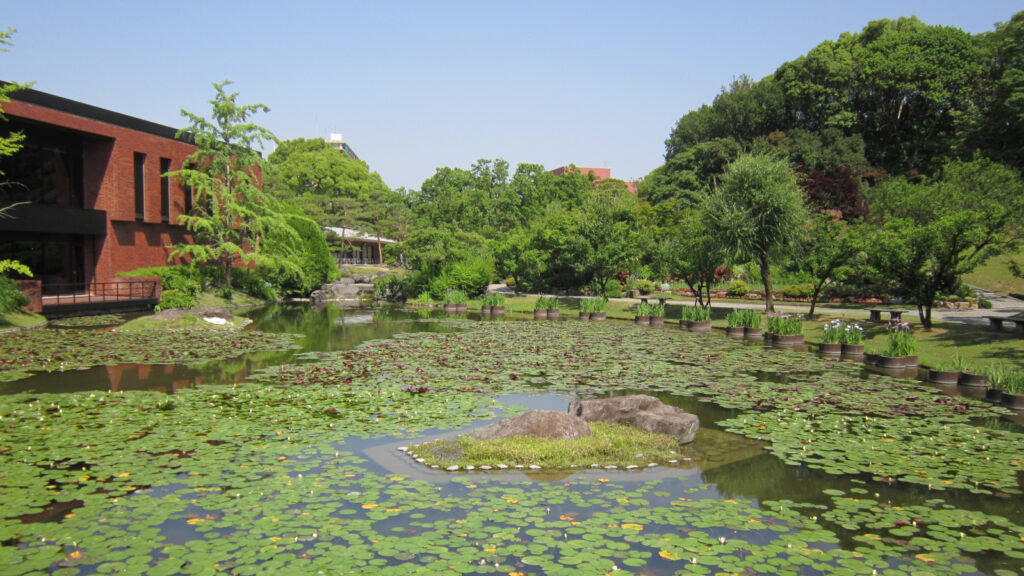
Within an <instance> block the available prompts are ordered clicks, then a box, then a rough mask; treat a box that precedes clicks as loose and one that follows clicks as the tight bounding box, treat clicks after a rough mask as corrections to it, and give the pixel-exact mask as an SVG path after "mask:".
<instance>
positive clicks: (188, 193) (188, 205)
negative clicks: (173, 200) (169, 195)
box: [185, 186, 194, 214]
mask: <svg viewBox="0 0 1024 576" xmlns="http://www.w3.org/2000/svg"><path fill="white" fill-rule="evenodd" d="M193 195H194V192H193V190H192V187H191V186H185V214H191V213H192V198H193Z"/></svg>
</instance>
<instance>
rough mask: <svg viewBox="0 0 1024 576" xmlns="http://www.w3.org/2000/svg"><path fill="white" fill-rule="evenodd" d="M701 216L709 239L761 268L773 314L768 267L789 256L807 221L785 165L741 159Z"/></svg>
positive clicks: (761, 156) (748, 157)
mask: <svg viewBox="0 0 1024 576" xmlns="http://www.w3.org/2000/svg"><path fill="white" fill-rule="evenodd" d="M705 216H706V217H707V218H708V219H709V229H710V231H711V234H712V236H714V237H716V238H718V240H719V241H720V242H721V243H722V244H724V245H725V246H726V247H728V249H730V250H732V252H733V253H734V255H735V256H737V257H738V258H740V259H741V260H753V261H755V262H757V264H758V265H759V266H760V267H761V279H762V281H763V282H764V292H765V308H766V309H767V310H769V311H772V310H774V300H773V295H772V280H771V271H770V268H769V262H771V261H777V260H784V259H787V258H788V257H789V256H790V255H791V254H792V253H793V250H794V248H795V246H796V242H797V240H798V239H799V237H800V234H801V233H802V231H803V228H804V224H805V222H806V220H807V211H806V209H805V208H804V204H803V195H802V194H801V192H800V188H799V187H798V186H797V182H796V176H795V175H794V174H793V171H792V170H791V169H790V168H789V165H788V164H787V163H786V162H785V161H783V160H778V159H775V158H772V157H770V156H768V155H764V154H759V155H743V156H740V157H739V158H737V159H736V161H735V162H733V163H732V164H730V165H729V168H728V169H727V170H726V172H725V174H724V175H723V176H722V182H721V185H720V186H719V187H718V188H717V190H716V191H715V193H714V194H713V195H712V196H711V198H710V200H709V204H708V209H707V210H706V212H705Z"/></svg>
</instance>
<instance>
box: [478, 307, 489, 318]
mask: <svg viewBox="0 0 1024 576" xmlns="http://www.w3.org/2000/svg"><path fill="white" fill-rule="evenodd" d="M480 315H481V316H490V315H491V307H490V306H481V307H480Z"/></svg>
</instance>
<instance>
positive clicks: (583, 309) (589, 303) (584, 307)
mask: <svg viewBox="0 0 1024 576" xmlns="http://www.w3.org/2000/svg"><path fill="white" fill-rule="evenodd" d="M594 300H595V299H594V298H583V299H581V300H580V320H590V313H591V312H593V308H594V304H593V302H594Z"/></svg>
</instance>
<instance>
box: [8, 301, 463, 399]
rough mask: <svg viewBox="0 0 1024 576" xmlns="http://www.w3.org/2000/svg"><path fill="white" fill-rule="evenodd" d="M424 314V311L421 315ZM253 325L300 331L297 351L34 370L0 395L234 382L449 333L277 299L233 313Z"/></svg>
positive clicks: (431, 314)
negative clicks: (407, 337)
mask: <svg viewBox="0 0 1024 576" xmlns="http://www.w3.org/2000/svg"><path fill="white" fill-rule="evenodd" d="M424 312H425V313H424ZM239 314H240V315H242V316H245V317H247V318H250V319H251V320H252V321H253V323H252V324H251V325H250V326H249V327H247V328H246V329H247V330H256V331H260V332H272V333H289V334H301V335H302V337H301V338H300V339H299V340H298V342H297V345H298V346H299V348H298V349H294V350H272V351H264V352H256V353H252V354H247V355H245V356H241V357H238V358H227V359H223V360H212V361H209V362H206V363H203V364H190V365H182V364H156V365H151V364H117V365H114V366H96V367H93V368H89V369H87V370H75V371H67V372H40V373H37V374H35V375H33V376H32V377H31V378H28V379H25V380H19V381H17V382H10V383H3V384H0V393H8V394H9V393H16V392H25V391H30V392H56V393H63V392H80V391H87V390H110V391H113V392H117V391H120V390H150V391H154V392H166V393H168V394H173V393H174V392H175V391H176V390H181V389H184V388H190V387H194V386H198V385H202V384H237V383H239V382H242V381H244V380H245V379H246V378H248V377H249V375H250V374H252V373H254V372H256V371H257V370H260V369H262V368H267V367H271V366H280V365H282V364H286V363H290V362H301V361H302V360H301V359H298V358H296V356H297V355H299V354H302V353H304V352H334V351H339V350H351V349H353V348H356V347H357V346H359V345H361V344H363V343H365V342H368V341H371V340H380V339H385V338H392V337H394V336H395V335H396V334H401V333H412V332H450V331H451V330H452V328H449V327H445V326H443V325H442V324H440V323H438V322H436V321H435V320H437V319H440V318H443V316H444V315H443V314H441V313H438V312H435V311H432V310H426V311H409V310H403V309H401V308H394V307H382V308H363V307H345V306H341V305H337V304H327V305H325V306H315V307H314V306H310V305H308V304H305V303H281V304H274V305H271V306H263V307H260V308H253V309H250V310H245V311H243V312H239Z"/></svg>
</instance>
